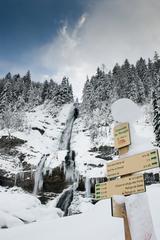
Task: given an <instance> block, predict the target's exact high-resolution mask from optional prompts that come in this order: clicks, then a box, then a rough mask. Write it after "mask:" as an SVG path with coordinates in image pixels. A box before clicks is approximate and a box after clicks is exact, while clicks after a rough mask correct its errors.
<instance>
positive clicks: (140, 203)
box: [125, 193, 156, 240]
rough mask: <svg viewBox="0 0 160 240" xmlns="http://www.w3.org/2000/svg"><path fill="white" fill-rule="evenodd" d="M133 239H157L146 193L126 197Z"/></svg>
mask: <svg viewBox="0 0 160 240" xmlns="http://www.w3.org/2000/svg"><path fill="white" fill-rule="evenodd" d="M125 205H126V210H127V217H128V222H129V227H130V232H131V237H132V240H156V236H155V233H154V228H153V223H152V217H151V214H150V210H149V204H148V199H147V196H146V194H145V193H143V194H139V195H133V196H129V197H127V198H125Z"/></svg>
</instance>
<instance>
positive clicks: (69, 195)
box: [56, 188, 73, 216]
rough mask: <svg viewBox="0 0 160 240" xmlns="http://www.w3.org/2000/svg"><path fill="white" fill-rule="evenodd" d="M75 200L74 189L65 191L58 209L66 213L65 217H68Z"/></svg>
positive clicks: (58, 203) (59, 201)
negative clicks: (69, 209)
mask: <svg viewBox="0 0 160 240" xmlns="http://www.w3.org/2000/svg"><path fill="white" fill-rule="evenodd" d="M72 200H73V188H70V189H67V190H65V191H64V192H63V193H62V195H61V196H60V198H59V200H58V202H57V205H56V207H57V208H60V209H61V210H62V211H63V212H64V216H67V215H68V208H69V206H70V205H71V202H72Z"/></svg>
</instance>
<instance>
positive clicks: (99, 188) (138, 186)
mask: <svg viewBox="0 0 160 240" xmlns="http://www.w3.org/2000/svg"><path fill="white" fill-rule="evenodd" d="M140 192H145V184H144V176H143V175H135V176H129V177H124V178H120V179H117V180H113V181H108V182H104V183H99V184H96V186H95V198H96V200H101V199H105V198H111V197H112V196H114V195H130V194H134V193H140Z"/></svg>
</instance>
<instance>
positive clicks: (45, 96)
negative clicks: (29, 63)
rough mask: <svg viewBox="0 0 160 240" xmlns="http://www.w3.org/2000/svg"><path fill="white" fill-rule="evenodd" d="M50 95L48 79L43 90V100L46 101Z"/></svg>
mask: <svg viewBox="0 0 160 240" xmlns="http://www.w3.org/2000/svg"><path fill="white" fill-rule="evenodd" d="M48 97H49V83H48V81H47V80H45V81H44V84H43V90H42V95H41V98H42V102H44V101H45V100H46V99H48Z"/></svg>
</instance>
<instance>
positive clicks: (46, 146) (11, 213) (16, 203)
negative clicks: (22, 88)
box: [0, 104, 160, 240]
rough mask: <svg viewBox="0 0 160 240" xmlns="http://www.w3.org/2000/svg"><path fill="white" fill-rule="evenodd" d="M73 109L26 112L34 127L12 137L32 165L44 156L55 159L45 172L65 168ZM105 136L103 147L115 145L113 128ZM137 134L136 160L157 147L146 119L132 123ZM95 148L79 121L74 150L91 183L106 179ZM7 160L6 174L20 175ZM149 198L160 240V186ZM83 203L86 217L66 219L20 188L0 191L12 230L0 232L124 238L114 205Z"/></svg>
mask: <svg viewBox="0 0 160 240" xmlns="http://www.w3.org/2000/svg"><path fill="white" fill-rule="evenodd" d="M72 107H73V105H72V104H68V105H64V106H63V108H61V109H58V110H57V109H55V110H54V111H52V114H50V113H49V111H50V107H49V106H39V107H37V108H36V109H35V111H33V112H29V113H27V119H28V120H27V124H28V126H30V127H28V128H27V129H26V130H25V131H24V132H14V133H13V136H16V137H18V138H21V139H23V140H26V141H27V142H26V143H25V144H23V145H22V146H20V147H18V151H19V152H21V153H24V154H25V155H26V161H27V162H28V163H30V164H31V165H34V166H36V165H37V164H38V163H39V161H40V159H41V157H42V155H43V154H50V155H49V157H48V159H47V161H46V163H45V167H44V168H46V169H47V168H48V169H50V168H54V167H56V166H58V165H60V164H61V162H62V161H63V160H64V156H65V155H66V151H58V150H59V149H58V146H59V142H60V137H61V134H62V132H63V130H64V129H65V126H66V121H67V118H68V116H69V113H70V111H71V109H72ZM142 111H144V109H142ZM53 112H54V113H53ZM34 127H36V128H39V129H43V130H44V131H45V132H44V134H43V135H41V134H40V132H39V131H38V130H33V129H32V128H34ZM100 131H101V134H102V138H101V139H100V145H102V146H103V145H106V144H113V137H112V136H111V132H110V129H109V128H108V127H104V126H103V127H102V128H100ZM132 131H133V132H134V137H135V136H136V138H137V139H138V141H137V143H136V149H135V145H134V141H133V146H134V148H133V149H132V148H130V151H129V154H131V155H132V154H135V153H138V152H137V151H139V152H141V151H142V150H146V149H148V148H153V142H154V135H153V129H152V127H151V126H150V125H149V124H148V123H147V122H146V117H145V116H144V115H142V117H141V118H140V119H139V120H137V121H135V122H134V123H133V124H132ZM133 132H132V133H133ZM0 135H1V136H2V135H4V132H3V131H1V132H0ZM99 137H100V135H98V137H97V141H99V140H98V139H99ZM133 140H134V139H133ZM94 146H95V145H94V144H93V143H92V142H91V133H90V130H89V128H87V127H86V126H84V122H83V119H82V118H81V117H80V118H78V119H76V121H75V122H74V126H73V132H72V138H71V150H74V151H75V153H76V158H75V162H76V168H77V170H78V172H79V174H80V175H83V176H84V177H86V179H91V178H99V177H105V176H106V164H107V162H106V160H103V159H99V158H96V155H97V153H95V152H91V151H89V150H90V149H92V148H93V147H94ZM97 147H98V145H97ZM148 150H149V149H148ZM4 160H5V159H0V164H2V163H3V164H4V165H3V168H4V169H7V170H8V171H11V172H16V171H20V169H21V166H19V165H18V163H16V162H14V161H13V159H10V162H11V163H12V161H13V164H11V165H10V162H9V161H6V163H5V161H4ZM17 161H18V160H17ZM157 171H159V169H158V170H157ZM147 196H148V199H149V206H150V210H151V215H152V220H153V225H154V229H155V232H156V236H157V240H159V239H160V237H159V236H160V218H159V211H158V209H159V199H160V184H157V185H151V186H149V187H147ZM78 204H79V206H78V209H79V210H80V211H79V212H83V213H82V214H78V215H76V216H75V215H74V216H70V217H65V218H63V217H61V216H62V214H63V213H62V212H61V211H60V210H58V209H56V208H55V205H56V201H55V200H54V201H51V202H49V203H48V204H47V205H45V206H44V205H42V204H41V203H40V201H39V200H38V199H37V198H36V197H35V196H32V195H30V194H27V193H25V192H23V191H22V190H20V189H17V188H13V189H6V188H0V227H9V229H1V230H0V239H2V240H11V239H16V240H20V239H24V240H28V239H30V240H32V239H34V240H35V239H37V240H41V239H47V238H49V239H51V238H54V239H55V240H62V239H67V240H72V239H77V240H81V239H92V240H97V239H101V240H103V239H108V240H121V239H124V233H123V220H122V219H118V218H113V217H112V216H111V204H110V200H103V201H99V202H98V203H97V204H95V205H93V204H91V203H90V202H89V201H84V199H82V198H79V203H78ZM73 208H74V205H73ZM73 210H74V209H72V211H73ZM73 212H74V211H73ZM26 223H30V224H26Z"/></svg>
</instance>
